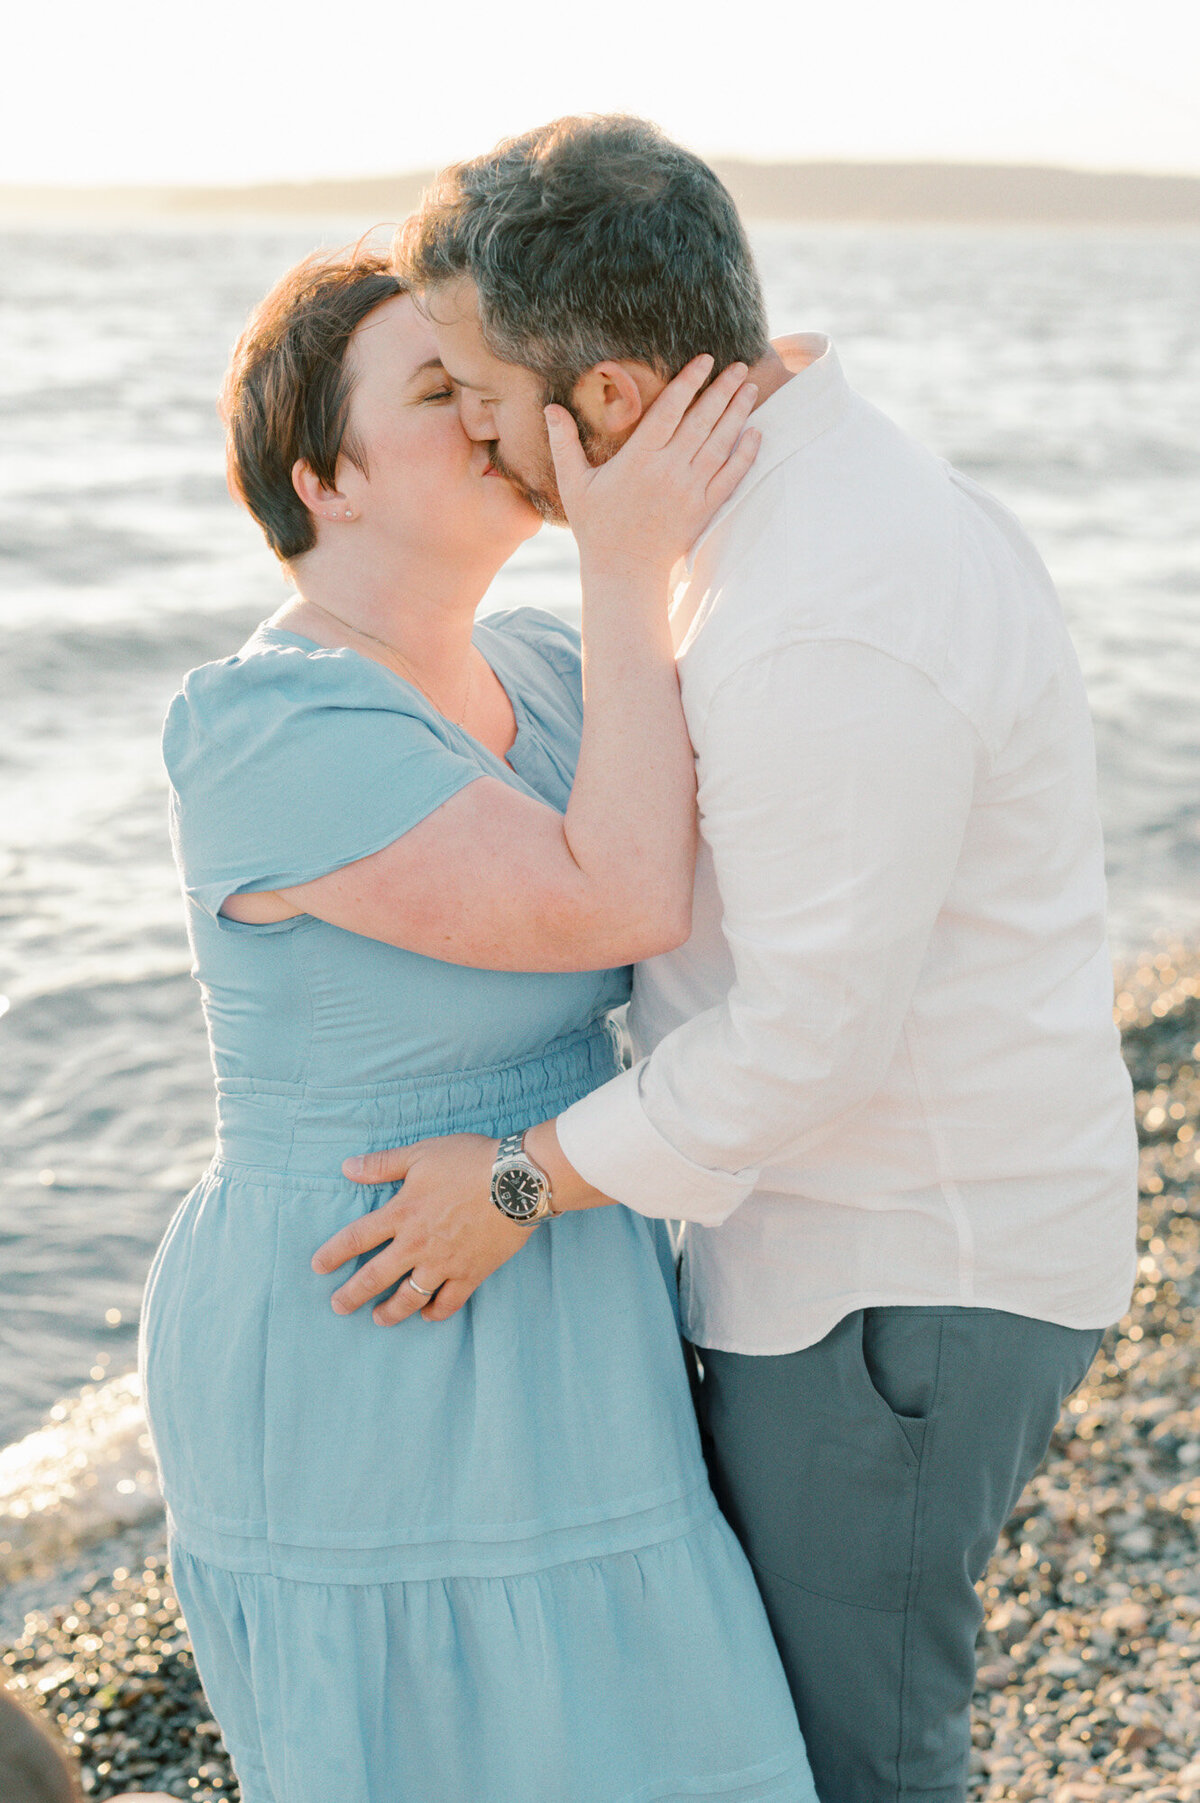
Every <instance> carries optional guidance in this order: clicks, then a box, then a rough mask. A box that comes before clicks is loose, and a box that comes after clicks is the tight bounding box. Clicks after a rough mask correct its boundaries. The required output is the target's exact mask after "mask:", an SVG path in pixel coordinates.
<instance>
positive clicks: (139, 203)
mask: <svg viewBox="0 0 1200 1803" xmlns="http://www.w3.org/2000/svg"><path fill="white" fill-rule="evenodd" d="M713 167H714V168H715V169H716V170H717V172H718V174H719V175H720V176H721V178H722V180H723V181H724V182H725V183H726V185H727V186H728V188H729V190H730V192H731V193H732V194H733V196H734V199H735V200H736V201H737V203H738V206H739V207H740V209H741V211H742V213H743V215H744V216H745V218H746V219H748V220H751V221H769V220H779V221H789V222H791V223H803V222H804V221H812V222H813V223H822V224H831V223H837V222H842V223H846V224H855V223H861V224H872V225H881V224H883V225H902V224H911V225H917V224H920V225H936V224H947V225H998V224H1012V225H1047V226H1056V225H1089V226H1110V227H1111V226H1116V227H1125V226H1133V227H1141V226H1159V227H1162V226H1185V227H1187V226H1200V176H1191V175H1156V174H1149V173H1142V172H1139V171H1136V170H1096V169H1068V168H1053V167H1041V166H1035V165H1025V164H1011V165H1010V164H991V163H857V162H855V163H841V162H811V163H808V162H806V163H754V162H743V161H735V160H732V159H716V160H715V161H714V164H713ZM434 173H435V172H434V171H433V170H418V171H409V172H406V173H401V174H396V175H381V176H364V177H362V178H359V179H355V180H328V181H312V182H260V183H255V184H248V185H246V186H236V187H234V186H230V187H205V188H201V187H151V186H144V187H107V188H89V187H75V188H57V187H16V186H0V224H6V225H13V224H19V223H25V224H31V223H41V222H47V223H48V222H51V221H55V220H67V219H72V220H79V219H84V220H87V221H88V222H90V223H93V224H97V225H100V224H104V225H108V224H130V223H135V222H138V221H144V222H151V221H158V222H163V221H174V222H177V223H181V222H183V221H186V220H192V219H202V218H222V219H229V218H231V217H236V216H239V215H241V216H246V215H249V216H261V217H268V216H269V217H280V216H296V215H307V216H314V217H327V216H331V215H334V214H338V215H341V214H356V215H358V216H359V217H361V218H371V219H379V220H381V221H382V220H398V219H403V218H405V217H406V216H407V215H408V214H409V213H411V212H412V210H413V209H414V207H415V206H416V205H417V203H418V201H419V199H420V196H421V193H422V191H423V189H424V188H425V187H427V186H428V184H429V183H430V182H431V181H432V180H433V177H434Z"/></svg>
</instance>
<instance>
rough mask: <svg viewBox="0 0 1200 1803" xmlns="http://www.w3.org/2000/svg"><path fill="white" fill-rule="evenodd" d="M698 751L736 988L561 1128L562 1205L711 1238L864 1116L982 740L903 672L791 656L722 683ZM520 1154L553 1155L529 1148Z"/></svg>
mask: <svg viewBox="0 0 1200 1803" xmlns="http://www.w3.org/2000/svg"><path fill="white" fill-rule="evenodd" d="M699 750H700V760H699V761H700V771H701V786H700V807H701V820H702V831H703V834H704V837H705V839H706V840H707V842H708V844H709V847H710V849H711V852H712V856H713V860H714V865H715V870H716V877H717V885H718V888H719V891H720V896H721V905H722V914H723V923H722V924H723V931H724V935H725V938H726V941H727V943H728V945H729V949H730V952H731V954H732V958H733V964H734V970H735V976H734V981H733V983H732V985H731V987H730V989H729V992H728V994H727V995H726V997H725V998H724V1000H723V1001H722V1002H721V1003H720V1004H719V1005H718V1006H716V1007H713V1008H710V1009H708V1010H706V1011H705V1012H704V1013H702V1014H700V1015H698V1016H696V1017H695V1018H694V1019H692V1020H690V1021H686V1022H684V1023H683V1024H682V1025H681V1026H679V1027H677V1028H676V1029H675V1030H674V1031H673V1032H671V1033H669V1034H668V1035H667V1036H666V1038H665V1039H663V1041H662V1042H661V1043H660V1045H659V1046H658V1047H657V1048H656V1049H655V1051H654V1052H652V1053H651V1055H650V1057H649V1058H647V1059H644V1060H643V1061H642V1062H641V1063H640V1064H639V1065H637V1066H635V1067H634V1069H633V1070H631V1071H627V1072H625V1073H624V1074H623V1075H622V1076H620V1077H617V1078H615V1079H614V1080H613V1081H612V1082H610V1083H608V1084H605V1085H604V1086H603V1087H602V1088H601V1089H599V1090H597V1091H595V1092H593V1094H592V1095H590V1096H586V1097H585V1098H584V1099H583V1100H582V1101H581V1102H577V1103H576V1104H575V1105H574V1106H573V1107H572V1108H570V1109H567V1110H566V1111H565V1113H564V1114H562V1115H561V1116H560V1117H559V1119H558V1121H557V1122H556V1123H555V1136H554V1137H555V1140H556V1143H557V1147H558V1149H559V1151H558V1156H559V1158H560V1159H561V1160H562V1161H563V1162H564V1163H565V1165H566V1166H567V1167H568V1169H570V1170H573V1172H574V1173H575V1174H576V1177H575V1179H574V1181H573V1180H572V1179H571V1178H570V1177H568V1176H567V1175H566V1174H565V1172H562V1173H561V1174H560V1183H561V1186H562V1196H563V1199H564V1202H565V1203H566V1205H567V1206H572V1205H575V1206H579V1205H582V1206H587V1205H588V1202H589V1200H590V1199H591V1198H593V1197H595V1196H596V1195H598V1194H603V1195H605V1196H610V1197H615V1198H616V1199H617V1200H619V1201H621V1202H625V1203H627V1204H628V1205H629V1206H630V1207H632V1208H635V1209H637V1210H639V1211H640V1212H641V1213H643V1214H647V1215H658V1216H663V1217H680V1218H683V1219H687V1220H695V1221H703V1222H707V1223H710V1224H711V1223H716V1222H719V1221H721V1220H724V1219H725V1218H726V1216H728V1215H729V1214H731V1213H732V1212H733V1210H734V1209H735V1208H736V1207H737V1206H738V1205H739V1204H740V1203H741V1202H742V1201H743V1200H744V1199H745V1197H746V1196H747V1195H749V1194H750V1192H751V1191H752V1190H753V1189H754V1188H755V1187H756V1185H757V1182H758V1178H759V1173H760V1171H761V1169H762V1167H763V1166H764V1165H768V1164H778V1163H787V1162H802V1161H803V1159H804V1156H805V1153H806V1151H807V1150H808V1148H809V1147H811V1146H813V1145H814V1144H816V1143H817V1142H818V1141H819V1140H820V1139H821V1138H822V1137H823V1136H824V1135H825V1134H827V1133H828V1132H829V1131H830V1130H831V1129H832V1128H833V1127H834V1126H835V1125H836V1124H837V1122H838V1121H840V1120H841V1119H842V1118H844V1117H845V1116H846V1115H847V1114H850V1113H852V1112H853V1111H854V1110H856V1109H858V1108H860V1107H861V1106H862V1105H863V1103H864V1102H866V1101H867V1100H868V1099H869V1098H870V1096H871V1095H872V1094H873V1093H874V1092H875V1090H876V1089H877V1088H878V1087H879V1084H880V1083H881V1082H882V1080H883V1077H884V1075H885V1073H886V1071H887V1069H888V1066H889V1064H890V1063H891V1060H892V1057H893V1055H894V1052H895V1048H896V1044H897V1041H898V1038H899V1035H900V1032H901V1028H902V1025H903V1022H904V1018H905V1015H906V1013H907V1011H908V1008H909V1005H910V1002H911V999H912V994H913V990H914V988H915V986H916V982H917V977H918V974H919V972H920V968H921V964H922V961H923V959H924V957H925V953H926V949H927V946H928V943H929V937H930V934H931V932H932V929H933V926H934V923H935V921H936V919H937V917H938V914H939V912H940V911H941V908H942V905H943V903H944V900H945V897H946V893H947V890H948V888H949V886H950V882H951V879H952V877H953V874H954V870H955V866H956V864H957V861H958V855H959V850H960V847H961V844H962V839H963V834H964V832H965V829H966V822H967V815H968V812H969V810H970V806H971V800H972V794H973V791H974V784H975V776H976V766H977V761H978V758H979V756H980V742H979V739H978V737H977V735H976V733H975V730H974V728H973V727H972V726H971V725H970V723H969V722H968V721H967V720H966V718H965V717H964V716H963V715H962V714H961V713H960V712H959V711H958V710H957V709H956V708H955V707H954V706H952V705H951V704H950V703H949V702H948V701H946V699H945V698H944V696H943V695H941V694H940V693H939V691H938V689H937V688H936V687H935V685H934V684H933V683H932V681H931V680H930V679H929V678H928V677H927V676H925V675H924V674H922V673H921V672H920V671H918V670H915V669H914V668H912V667H911V666H910V665H907V664H905V663H902V662H899V661H897V660H896V659H894V658H892V657H890V656H888V655H887V654H886V653H884V652H882V651H878V650H876V649H874V648H873V647H870V646H866V645H861V644H857V643H850V642H846V641H840V640H839V641H813V640H808V641H802V642H797V643H795V644H792V645H790V646H787V647H785V648H783V649H779V650H775V651H773V652H771V653H770V654H768V655H765V656H763V657H761V658H759V659H758V660H756V661H755V662H754V663H753V664H751V665H749V666H748V667H746V668H744V669H742V670H740V671H738V672H736V673H735V674H734V675H733V676H731V677H730V678H728V679H727V680H726V681H725V683H723V684H722V685H721V687H720V689H719V690H718V692H717V695H716V697H715V700H714V702H713V705H712V706H711V708H710V709H709V711H708V713H707V715H706V718H705V720H704V721H703V723H702V726H701V742H700V746H699ZM534 1144H537V1145H538V1146H539V1147H540V1148H541V1150H542V1152H543V1155H546V1156H550V1155H551V1154H550V1152H549V1135H548V1134H547V1132H546V1131H545V1130H544V1129H541V1130H538V1131H537V1133H536V1134H535V1136H534V1138H533V1140H531V1147H530V1149H531V1151H533V1146H534ZM533 1155H534V1156H535V1157H536V1156H537V1153H536V1152H534V1153H533Z"/></svg>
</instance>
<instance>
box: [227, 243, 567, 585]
mask: <svg viewBox="0 0 1200 1803" xmlns="http://www.w3.org/2000/svg"><path fill="white" fill-rule="evenodd" d="M221 417H222V418H223V420H224V421H225V426H226V432H227V446H228V470H229V483H230V488H231V489H232V491H233V492H234V493H235V494H236V495H237V496H238V498H239V499H241V500H242V501H244V502H245V504H246V506H247V507H248V508H249V510H250V512H251V513H252V514H253V515H254V517H255V519H256V520H257V521H258V523H259V525H260V526H261V527H262V529H263V532H264V534H265V535H266V538H267V542H268V543H269V544H270V546H271V549H272V550H273V551H274V552H275V554H276V556H277V557H279V558H280V559H281V560H282V561H283V562H284V563H290V562H292V561H293V560H294V559H296V558H300V557H303V556H304V555H305V554H306V553H308V552H309V551H311V550H312V549H313V548H314V547H315V546H316V544H317V542H318V537H319V535H320V533H321V531H322V529H323V528H324V523H325V522H326V521H329V522H330V524H329V527H328V528H324V529H327V530H330V531H335V530H336V531H340V530H342V529H344V528H345V527H346V526H347V525H348V524H354V525H359V526H361V525H363V524H364V523H366V524H368V525H369V526H370V527H372V528H373V537H379V536H380V535H382V537H383V538H384V539H386V538H387V536H388V534H389V533H390V534H392V535H393V536H398V537H401V538H403V537H404V535H405V534H406V533H407V534H408V535H409V536H410V538H411V535H412V534H413V532H414V531H415V532H417V533H418V534H419V533H420V531H421V530H422V529H425V530H429V529H431V528H432V527H433V526H435V525H436V526H437V527H438V529H439V530H440V531H442V532H443V533H444V534H446V535H448V536H449V537H450V538H451V539H452V538H453V536H454V534H455V532H456V530H461V529H464V528H465V530H466V531H467V534H468V536H472V535H473V534H476V533H479V534H481V535H482V536H483V537H485V538H491V539H495V538H496V537H497V535H498V536H499V539H500V540H501V541H502V543H501V546H500V558H499V559H498V561H500V560H502V558H503V557H504V556H507V555H508V554H509V552H510V551H511V550H512V549H513V547H514V545H515V544H516V543H518V542H519V541H520V539H521V538H523V537H526V536H528V533H529V532H530V531H533V530H535V529H536V526H537V524H538V521H537V519H536V516H534V515H533V514H532V511H531V510H530V509H529V508H528V507H527V505H526V503H525V502H523V501H522V500H520V498H519V497H518V496H517V494H516V493H515V491H514V490H512V489H511V488H510V487H509V485H508V483H507V482H504V481H502V480H496V479H495V478H494V475H493V479H492V480H489V481H488V482H487V484H486V489H485V488H482V487H480V486H479V483H480V478H482V477H483V476H484V475H485V474H487V473H488V471H489V469H490V463H489V459H488V455H487V448H486V447H485V446H480V445H475V444H472V443H471V441H470V440H469V439H468V438H467V437H466V434H465V433H464V432H463V430H462V427H461V424H460V423H459V418H458V409H457V406H456V403H455V395H454V390H453V388H452V386H451V385H450V383H449V382H448V381H447V378H446V374H445V371H444V370H443V368H442V366H441V363H440V362H439V360H438V355H437V347H436V345H435V343H434V341H433V337H432V334H431V332H430V330H429V328H428V326H427V325H426V324H425V322H424V320H422V319H421V317H420V315H419V314H418V313H417V311H416V309H415V307H414V306H413V304H412V302H411V300H410V299H409V298H408V292H407V288H406V286H405V284H404V283H403V282H402V281H401V280H400V279H399V278H398V277H396V276H395V275H393V274H392V273H391V272H390V269H389V266H388V263H387V260H386V258H384V257H382V256H380V255H377V254H376V253H374V252H373V251H370V250H365V249H363V248H361V247H360V248H356V249H353V250H350V251H340V252H336V253H325V252H318V253H316V254H314V255H313V256H310V257H306V258H305V260H304V261H303V262H302V263H299V264H297V265H296V267H295V268H294V269H291V270H289V271H288V273H287V274H286V275H285V276H284V277H283V278H282V279H281V280H280V281H279V282H277V283H276V285H275V287H274V288H272V290H271V292H270V293H269V294H268V295H267V296H266V298H265V299H264V300H263V301H262V302H261V303H260V305H259V306H258V307H257V308H256V309H255V312H254V313H253V315H252V316H251V319H250V321H249V324H248V325H247V327H246V329H245V331H244V332H243V333H242V336H241V338H240V339H239V340H238V343H237V345H236V347H235V349H234V353H233V358H232V361H231V363H230V367H229V371H228V373H227V375H226V378H225V384H224V387H223V389H222V394H221ZM518 523H519V528H520V529H516V528H517V526H518Z"/></svg>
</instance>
